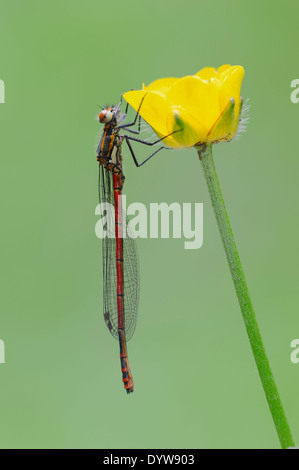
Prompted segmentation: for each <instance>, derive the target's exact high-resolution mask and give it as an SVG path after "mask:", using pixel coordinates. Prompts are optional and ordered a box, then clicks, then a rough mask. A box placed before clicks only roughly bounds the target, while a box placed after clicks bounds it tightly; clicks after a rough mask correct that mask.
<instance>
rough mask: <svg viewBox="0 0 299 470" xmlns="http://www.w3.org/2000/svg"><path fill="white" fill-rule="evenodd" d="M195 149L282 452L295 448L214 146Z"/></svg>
mask: <svg viewBox="0 0 299 470" xmlns="http://www.w3.org/2000/svg"><path fill="white" fill-rule="evenodd" d="M196 150H197V151H198V156H199V159H200V161H201V164H202V168H203V171H204V175H205V179H206V182H207V185H208V189H209V193H210V197H211V201H212V205H213V208H214V212H215V216H216V220H217V224H218V228H219V230H220V235H221V238H222V242H223V245H224V249H225V252H226V256H227V260H228V264H229V268H230V272H231V275H232V278H233V282H234V285H235V289H236V293H237V297H238V300H239V304H240V307H241V312H242V316H243V320H244V323H245V327H246V330H247V334H248V338H249V341H250V345H251V349H252V352H253V355H254V359H255V362H256V365H257V368H258V372H259V375H260V378H261V381H262V385H263V388H264V391H265V394H266V398H267V401H268V405H269V408H270V411H271V414H272V418H273V420H274V424H275V426H276V430H277V434H278V437H279V440H280V443H281V447H282V448H283V449H285V448H287V447H293V446H294V445H295V444H294V441H293V438H292V435H291V431H290V428H289V425H288V422H287V418H286V415H285V412H284V409H283V407H282V403H281V400H280V397H279V394H278V390H277V386H276V383H275V381H274V377H273V374H272V371H271V368H270V364H269V360H268V357H267V355H266V351H265V348H264V345H263V340H262V337H261V333H260V330H259V327H258V324H257V321H256V317H255V313H254V310H253V306H252V303H251V300H250V297H249V292H248V287H247V284H246V280H245V276H244V272H243V269H242V265H241V261H240V258H239V254H238V250H237V246H236V244H235V241H234V236H233V233H232V229H231V227H230V223H229V218H228V215H227V212H226V209H225V205H224V201H223V197H222V194H221V189H220V186H219V182H218V178H217V173H216V168H215V165H214V160H213V155H212V145H201V146H200V147H197V148H196Z"/></svg>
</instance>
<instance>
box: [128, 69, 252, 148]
mask: <svg viewBox="0 0 299 470" xmlns="http://www.w3.org/2000/svg"><path fill="white" fill-rule="evenodd" d="M243 76H244V69H243V67H241V66H240V65H235V66H230V65H222V66H221V67H219V68H218V70H216V69H215V68H214V67H206V68H204V69H202V70H200V71H199V72H197V73H196V74H195V75H187V76H186V77H183V78H162V79H159V80H156V81H154V82H153V83H151V84H150V85H149V86H145V85H143V88H142V90H133V91H128V92H127V93H125V94H124V95H123V96H124V99H125V100H126V101H127V102H128V103H129V104H130V105H131V106H132V107H133V108H134V109H135V110H136V111H138V109H139V107H140V103H141V101H142V99H143V98H144V99H143V102H142V104H141V107H140V109H139V114H140V115H141V117H142V118H143V119H144V120H145V121H146V122H147V123H148V124H149V125H150V126H151V127H152V128H153V129H154V131H155V132H156V134H157V135H158V136H159V137H164V136H167V135H169V134H171V135H170V136H169V137H167V138H166V139H164V140H163V142H164V143H165V145H167V146H168V147H173V148H183V147H193V146H197V145H201V144H203V143H215V142H223V141H228V140H231V139H232V138H233V136H234V135H235V133H236V131H237V129H238V124H239V117H240V111H241V105H242V100H241V98H240V89H241V83H242V79H243Z"/></svg>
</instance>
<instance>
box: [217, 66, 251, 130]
mask: <svg viewBox="0 0 299 470" xmlns="http://www.w3.org/2000/svg"><path fill="white" fill-rule="evenodd" d="M226 72H227V71H225V72H224V73H226ZM244 73H245V72H244V69H243V67H241V66H240V65H236V66H234V67H231V68H230V73H229V74H228V75H227V76H226V77H225V79H224V81H223V82H222V84H221V87H220V93H219V107H220V110H221V112H222V111H223V110H224V109H225V107H226V106H227V103H228V101H229V99H230V98H234V100H235V122H234V125H237V123H238V120H239V114H240V104H241V98H240V91H241V84H242V80H243V77H244Z"/></svg>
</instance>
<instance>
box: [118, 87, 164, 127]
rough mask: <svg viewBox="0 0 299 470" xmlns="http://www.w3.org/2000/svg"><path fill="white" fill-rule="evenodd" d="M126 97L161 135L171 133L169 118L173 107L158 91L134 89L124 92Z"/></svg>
mask: <svg viewBox="0 0 299 470" xmlns="http://www.w3.org/2000/svg"><path fill="white" fill-rule="evenodd" d="M123 97H124V99H125V100H126V101H127V102H128V103H129V104H130V105H131V106H132V107H133V108H134V109H135V111H138V109H139V107H140V103H141V101H142V99H143V98H144V99H143V102H142V105H141V107H140V109H139V114H140V116H141V117H142V118H143V119H144V120H145V121H146V122H147V123H148V124H149V125H150V126H151V127H152V128H153V129H154V131H155V132H156V133H157V134H158V135H160V136H166V135H168V134H170V132H171V131H168V127H167V120H168V119H169V114H171V112H172V111H171V109H170V106H169V103H168V102H167V101H166V100H165V99H164V98H163V97H162V96H161V95H160V94H158V93H156V92H154V91H148V90H132V91H128V92H127V93H124V95H123Z"/></svg>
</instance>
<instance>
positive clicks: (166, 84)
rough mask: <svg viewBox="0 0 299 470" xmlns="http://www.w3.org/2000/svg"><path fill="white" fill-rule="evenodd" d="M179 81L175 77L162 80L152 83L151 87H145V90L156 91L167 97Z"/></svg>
mask: <svg viewBox="0 0 299 470" xmlns="http://www.w3.org/2000/svg"><path fill="white" fill-rule="evenodd" d="M177 80H178V79H177V78H173V77H168V78H160V79H159V80H155V81H154V82H152V83H150V84H149V86H147V87H146V86H145V85H144V90H150V91H156V92H157V93H159V95H161V96H165V95H166V93H167V91H168V90H169V88H170V87H171V86H172V85H173V84H174V82H176V81H177Z"/></svg>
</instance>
